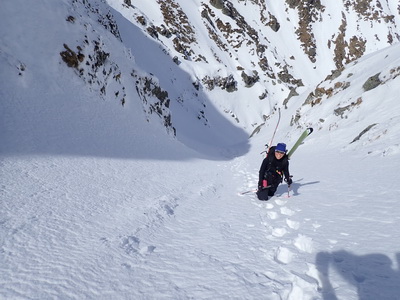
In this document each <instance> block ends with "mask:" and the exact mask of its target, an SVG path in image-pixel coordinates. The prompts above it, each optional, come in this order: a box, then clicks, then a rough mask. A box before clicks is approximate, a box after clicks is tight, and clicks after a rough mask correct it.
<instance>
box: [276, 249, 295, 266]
mask: <svg viewBox="0 0 400 300" xmlns="http://www.w3.org/2000/svg"><path fill="white" fill-rule="evenodd" d="M293 256H294V255H293V253H292V252H291V251H290V250H289V249H287V248H285V247H278V249H277V250H276V251H275V261H276V262H278V263H281V264H285V265H286V264H288V263H290V262H291V261H292V259H293Z"/></svg>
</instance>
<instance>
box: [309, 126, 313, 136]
mask: <svg viewBox="0 0 400 300" xmlns="http://www.w3.org/2000/svg"><path fill="white" fill-rule="evenodd" d="M307 130H308V135H310V134H311V133H312V132H313V131H314V128H311V127H309V128H307Z"/></svg>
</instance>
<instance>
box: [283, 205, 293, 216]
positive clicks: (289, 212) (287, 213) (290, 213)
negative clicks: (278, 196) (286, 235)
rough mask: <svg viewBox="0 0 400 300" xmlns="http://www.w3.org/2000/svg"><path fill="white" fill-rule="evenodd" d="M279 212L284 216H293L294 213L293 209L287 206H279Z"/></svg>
mask: <svg viewBox="0 0 400 300" xmlns="http://www.w3.org/2000/svg"><path fill="white" fill-rule="evenodd" d="M281 214H282V215H285V216H293V215H294V211H293V210H291V209H289V208H287V207H281Z"/></svg>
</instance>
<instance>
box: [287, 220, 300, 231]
mask: <svg viewBox="0 0 400 300" xmlns="http://www.w3.org/2000/svg"><path fill="white" fill-rule="evenodd" d="M286 224H287V226H289V228H291V229H294V230H298V229H299V228H300V223H299V222H297V221H293V220H290V219H286Z"/></svg>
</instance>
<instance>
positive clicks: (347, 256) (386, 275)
mask: <svg viewBox="0 0 400 300" xmlns="http://www.w3.org/2000/svg"><path fill="white" fill-rule="evenodd" d="M396 260H397V268H399V265H400V252H399V253H397V254H396ZM393 265H394V263H393V261H392V260H391V259H390V258H389V257H388V256H386V255H384V254H379V253H375V254H367V255H355V254H353V253H351V252H348V251H345V250H341V251H334V252H319V253H318V254H317V256H316V266H317V269H318V272H319V278H320V286H319V290H320V292H321V294H322V299H323V300H337V299H344V298H343V297H341V296H340V289H338V285H337V284H335V282H334V281H333V277H334V276H335V277H337V276H340V277H341V278H343V279H345V280H346V281H347V282H348V283H350V284H351V285H352V286H353V287H354V290H356V291H357V294H358V299H359V300H375V299H379V300H383V299H387V300H389V299H392V300H395V299H400V270H399V269H394V268H395V267H394V266H393ZM395 265H396V264H395ZM337 294H338V295H337ZM346 294H347V293H346ZM348 299H349V298H348Z"/></svg>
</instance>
